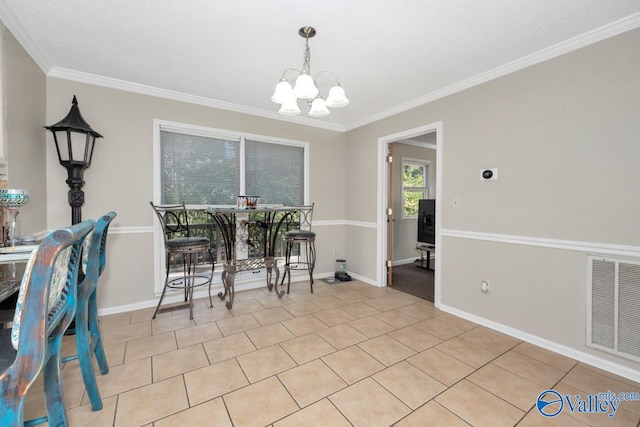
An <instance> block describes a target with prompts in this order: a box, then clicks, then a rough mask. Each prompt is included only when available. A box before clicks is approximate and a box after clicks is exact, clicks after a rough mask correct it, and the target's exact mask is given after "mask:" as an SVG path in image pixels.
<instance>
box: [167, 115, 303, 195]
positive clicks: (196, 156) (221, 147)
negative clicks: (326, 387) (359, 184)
mask: <svg viewBox="0 0 640 427" xmlns="http://www.w3.org/2000/svg"><path fill="white" fill-rule="evenodd" d="M156 128H157V133H156V140H157V141H155V144H156V150H157V153H158V154H157V157H158V158H157V162H158V163H157V168H156V169H157V171H156V174H155V175H156V180H157V184H156V185H157V187H156V192H155V199H156V200H158V203H161V204H173V203H181V202H185V203H186V204H187V205H190V206H196V207H197V206H207V205H235V204H236V202H237V196H238V195H244V194H247V195H256V196H260V201H259V203H261V204H283V203H284V204H288V205H295V204H300V205H301V204H304V203H305V200H306V193H307V188H308V184H307V165H308V144H307V143H303V142H296V141H287V140H280V139H273V138H267V137H260V136H257V135H243V134H238V133H236V132H231V131H220V130H218V129H209V128H203V127H197V126H188V125H181V124H176V123H167V122H160V121H157V122H156Z"/></svg>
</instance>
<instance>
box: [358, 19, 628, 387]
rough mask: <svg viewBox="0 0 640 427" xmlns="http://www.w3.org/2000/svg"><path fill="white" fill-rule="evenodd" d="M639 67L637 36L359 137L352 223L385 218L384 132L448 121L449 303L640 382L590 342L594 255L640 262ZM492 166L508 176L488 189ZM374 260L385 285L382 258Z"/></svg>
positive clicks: (442, 277)
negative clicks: (381, 179)
mask: <svg viewBox="0 0 640 427" xmlns="http://www.w3.org/2000/svg"><path fill="white" fill-rule="evenodd" d="M639 69H640V30H638V29H636V30H632V31H629V32H627V33H624V34H621V35H619V36H616V37H613V38H610V39H607V40H604V41H602V42H599V43H597V44H594V45H591V46H587V47H585V48H582V49H580V50H577V51H574V52H572V53H569V54H566V55H563V56H560V57H557V58H555V59H552V60H549V61H546V62H544V63H541V64H538V65H535V66H532V67H529V68H527V69H524V70H521V71H518V72H515V73H512V74H510V75H507V76H504V77H501V78H499V79H497V80H494V81H491V82H488V83H486V84H483V85H480V86H476V87H474V88H471V89H468V90H465V91H463V92H460V93H457V94H455V95H451V96H448V97H446V98H443V99H440V100H437V101H434V102H431V103H429V104H426V105H423V106H421V107H418V108H414V109H412V110H410V111H407V112H404V113H402V114H398V115H396V116H394V117H391V118H388V119H384V120H380V121H378V122H376V123H373V124H370V125H367V126H363V127H361V128H358V129H355V130H353V131H350V132H349V133H348V144H347V155H348V156H349V157H352V156H355V155H356V154H357V155H358V156H359V158H361V159H363V161H362V162H358V163H355V164H354V165H353V167H352V168H351V169H350V170H349V171H348V172H347V173H348V177H350V178H351V177H353V179H348V180H347V183H348V184H347V193H349V194H359V195H361V197H360V198H359V199H358V203H357V204H354V203H352V204H349V205H348V206H347V218H348V219H349V220H350V221H354V222H358V221H365V222H375V220H376V201H377V198H378V197H379V194H376V191H377V187H376V177H375V176H374V175H375V173H374V170H373V168H372V164H374V163H373V162H375V161H376V149H377V140H378V138H380V137H384V136H386V135H391V134H395V133H398V132H401V131H403V130H406V129H412V128H416V127H420V126H423V125H426V124H430V123H435V122H440V121H441V122H442V129H443V132H442V135H441V136H442V137H443V144H442V147H441V148H442V153H441V154H442V156H443V164H442V171H441V172H442V183H441V184H442V193H441V194H439V195H438V200H440V201H441V203H442V209H443V211H442V216H441V217H440V218H439V220H440V221H441V226H442V236H441V237H442V247H441V248H440V251H439V258H440V260H441V265H440V271H438V276H439V279H438V280H439V283H440V284H441V300H440V302H439V304H440V306H441V307H443V308H446V309H448V310H454V311H459V313H460V314H463V315H465V316H467V317H470V318H474V319H476V320H478V321H483V322H485V323H488V324H494V326H498V327H502V328H503V329H504V330H508V331H510V333H514V332H515V333H519V334H521V336H526V334H529V336H530V337H531V338H533V339H536V340H537V342H539V343H542V344H545V345H547V346H555V348H557V349H559V350H561V351H564V352H565V353H571V352H572V351H575V352H579V354H578V355H579V356H581V357H596V356H600V357H602V358H603V359H604V360H606V361H608V362H607V363H610V362H613V363H617V364H619V366H625V367H627V368H629V369H630V371H629V372H635V373H636V374H635V375H636V376H637V375H638V374H637V372H638V369H639V368H640V364H638V363H634V362H630V361H628V360H626V359H622V358H619V357H616V356H611V355H608V354H605V353H602V352H598V351H595V350H591V349H588V348H586V347H585V344H584V343H585V327H586V321H585V313H586V311H585V310H586V265H587V260H586V256H587V254H589V253H596V254H597V253H598V252H599V251H602V250H604V248H613V250H614V252H616V251H617V252H620V253H626V256H630V255H629V254H631V255H634V254H635V256H636V257H640V244H639V240H638V236H640V225H639V224H640V223H639V222H638V212H640V198H639V197H637V196H636V193H637V191H636V187H637V183H638V182H640V168H639V167H638V166H637V162H638V159H640V144H638V135H640V120H638V112H639V111H640V104H639V103H638V100H640V73H638V70H639ZM439 149H440V148H439ZM487 167H497V168H498V171H499V173H498V176H499V179H498V180H497V181H489V182H481V181H480V179H479V173H480V170H481V169H483V168H487ZM453 198H459V200H460V202H461V203H460V208H459V209H454V208H452V206H451V205H452V200H453ZM355 228H358V231H357V232H356V231H355V230H353V229H355ZM376 233H377V230H375V229H371V228H366V227H358V225H357V224H354V225H350V226H349V229H348V230H347V235H359V237H360V238H361V239H363V240H366V239H369V240H371V239H372V236H373V235H375V234H376ZM501 238H502V242H497V240H500V239H501ZM347 244H348V245H351V246H349V247H348V249H349V250H355V249H356V245H357V242H354V243H353V244H352V243H351V242H350V241H349V240H348V243H347ZM532 245H533V246H532ZM557 245H559V246H560V249H556V248H555V247H554V246H557ZM565 247H566V248H567V249H566V250H565V249H563V248H565ZM625 249H628V251H625ZM371 252H372V251H371ZM362 260H363V265H358V267H359V268H360V270H359V272H363V273H362V274H364V275H367V277H375V271H376V266H375V265H374V263H376V262H377V261H378V260H377V259H376V257H374V256H373V253H371V254H370V256H368V257H362ZM369 274H371V276H368V275H369ZM481 280H489V281H490V283H492V292H491V293H490V294H482V293H481V292H480V290H479V289H480V282H481ZM509 328H512V329H509ZM585 355H587V356H585ZM599 364H600V365H601V366H603V363H599Z"/></svg>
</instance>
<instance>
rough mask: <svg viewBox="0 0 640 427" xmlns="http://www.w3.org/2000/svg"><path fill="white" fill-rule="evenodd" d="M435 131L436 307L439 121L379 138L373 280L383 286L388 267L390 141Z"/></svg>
mask: <svg viewBox="0 0 640 427" xmlns="http://www.w3.org/2000/svg"><path fill="white" fill-rule="evenodd" d="M434 131H435V132H436V197H437V199H438V202H437V203H436V218H437V219H436V260H435V267H434V298H433V302H434V304H435V306H436V307H437V306H438V305H440V271H441V270H440V265H441V260H442V256H441V254H442V252H441V251H440V227H441V224H442V220H441V218H442V200H444V199H443V197H442V159H443V144H442V142H443V135H442V122H435V123H431V124H428V125H424V126H420V127H417V128H413V129H408V130H405V131H402V132H398V133H394V134H392V135H386V136H382V137H380V138H378V215H377V218H378V233H377V242H378V250H377V257H376V260H377V269H376V271H377V273H376V282H377V283H378V284H379V286H386V274H387V268H386V265H385V261H386V260H385V258H386V255H387V223H386V222H387V215H386V207H387V202H388V200H387V199H388V196H387V194H388V191H387V190H388V189H387V185H388V182H389V181H388V179H389V177H388V167H387V147H388V145H389V144H391V143H392V142H398V141H400V140H403V139H410V138H412V137H414V136H418V135H422V134H424V133H429V132H434Z"/></svg>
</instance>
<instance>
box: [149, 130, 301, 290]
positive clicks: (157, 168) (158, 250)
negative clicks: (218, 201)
mask: <svg viewBox="0 0 640 427" xmlns="http://www.w3.org/2000/svg"><path fill="white" fill-rule="evenodd" d="M161 130H164V131H170V132H178V133H185V134H190V135H195V136H202V137H207V138H221V139H240V140H241V144H240V152H239V156H240V164H241V173H240V189H239V193H238V194H239V195H240V194H244V189H245V187H246V182H245V151H244V140H245V139H249V140H253V141H259V142H265V143H273V144H281V145H292V146H296V147H302V148H303V151H304V154H303V168H304V171H303V180H304V182H303V198H304V201H303V204H305V205H308V204H309V200H310V195H309V187H310V186H309V176H310V168H309V159H310V151H311V150H310V144H309V142H306V141H299V140H292V139H284V138H277V137H271V136H264V135H257V134H251V133H248V132H237V131H230V130H224V129H218V128H211V127H207V126H200V125H193V124H187V123H180V122H173V121H168V120H160V119H154V120H153V148H152V156H153V158H152V162H153V167H152V173H153V176H152V181H153V194H152V200H153V203H154V204H160V201H161V200H162V183H161V172H162V159H161V155H162V147H161V137H160V133H161ZM209 206H212V205H192V204H189V205H186V207H187V208H188V209H206V208H207V207H209ZM225 206H229V205H225ZM231 206H236V205H235V204H234V205H231ZM149 213H150V214H151V209H149ZM153 235H154V236H153V240H154V288H153V290H154V294H155V295H156V296H157V295H160V293H161V292H162V289H163V285H164V275H165V262H166V257H165V256H164V249H163V244H164V243H163V240H164V238H163V235H162V230H161V229H160V223H159V221H158V219H157V218H156V216H155V215H153ZM216 264H217V265H220V263H219V261H218V262H217V263H216ZM221 271H222V269H220V268H217V269H215V272H214V277H215V278H216V279H214V280H217V279H218V278H219V276H220V273H221ZM251 277H252V274H251V272H241V273H239V274H237V275H236V283H239V282H242V281H243V280H245V279H247V278H248V279H249V280H250V279H251Z"/></svg>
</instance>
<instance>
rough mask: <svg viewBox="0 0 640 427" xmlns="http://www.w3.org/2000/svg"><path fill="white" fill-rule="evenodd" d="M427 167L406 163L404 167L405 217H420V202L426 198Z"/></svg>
mask: <svg viewBox="0 0 640 427" xmlns="http://www.w3.org/2000/svg"><path fill="white" fill-rule="evenodd" d="M426 181H427V180H426V167H425V165H421V164H411V163H405V164H404V165H403V167H402V184H403V197H404V216H405V217H412V216H414V217H415V216H417V215H418V204H419V202H418V201H419V200H420V199H423V198H424V197H425V191H426V184H427V183H426Z"/></svg>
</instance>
